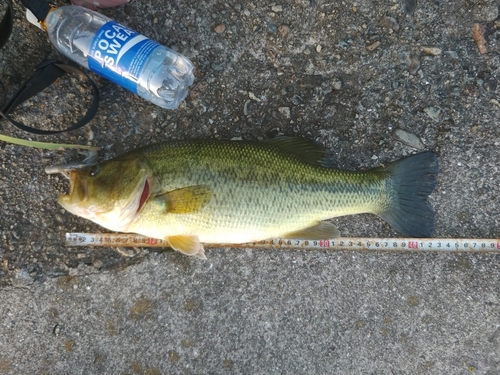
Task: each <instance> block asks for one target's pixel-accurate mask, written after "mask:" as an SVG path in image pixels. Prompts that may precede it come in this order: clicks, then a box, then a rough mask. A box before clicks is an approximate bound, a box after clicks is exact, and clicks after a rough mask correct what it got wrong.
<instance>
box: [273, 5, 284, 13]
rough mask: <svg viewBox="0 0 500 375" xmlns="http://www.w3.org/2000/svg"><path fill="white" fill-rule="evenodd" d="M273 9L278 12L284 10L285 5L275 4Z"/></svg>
mask: <svg viewBox="0 0 500 375" xmlns="http://www.w3.org/2000/svg"><path fill="white" fill-rule="evenodd" d="M271 10H272V11H273V12H276V13H278V12H283V7H282V6H281V5H273V6H272V7H271Z"/></svg>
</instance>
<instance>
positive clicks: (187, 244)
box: [167, 236, 207, 259]
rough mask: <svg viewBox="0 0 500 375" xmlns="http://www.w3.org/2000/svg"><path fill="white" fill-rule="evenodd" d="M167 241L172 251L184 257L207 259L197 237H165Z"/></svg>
mask: <svg viewBox="0 0 500 375" xmlns="http://www.w3.org/2000/svg"><path fill="white" fill-rule="evenodd" d="M167 241H168V243H169V245H170V247H172V249H174V250H177V251H179V252H181V253H183V254H185V255H189V256H195V257H197V258H200V259H207V257H206V256H205V249H204V248H203V245H202V244H201V243H200V240H199V239H198V237H197V236H172V237H167Z"/></svg>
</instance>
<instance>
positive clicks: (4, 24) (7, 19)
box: [0, 0, 14, 48]
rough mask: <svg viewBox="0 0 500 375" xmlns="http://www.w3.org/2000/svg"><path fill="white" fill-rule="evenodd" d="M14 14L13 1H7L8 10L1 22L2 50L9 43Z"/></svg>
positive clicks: (0, 43)
mask: <svg viewBox="0 0 500 375" xmlns="http://www.w3.org/2000/svg"><path fill="white" fill-rule="evenodd" d="M13 13H14V11H13V9H12V0H7V10H6V11H5V14H4V15H3V18H2V21H0V48H2V47H3V46H4V45H5V43H7V41H8V40H9V37H10V33H12V24H13V20H12V19H13Z"/></svg>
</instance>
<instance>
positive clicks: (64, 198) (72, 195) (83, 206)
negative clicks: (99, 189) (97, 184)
mask: <svg viewBox="0 0 500 375" xmlns="http://www.w3.org/2000/svg"><path fill="white" fill-rule="evenodd" d="M74 166H76V164H75V165H64V166H54V167H52V169H51V171H53V172H52V173H61V174H63V175H64V176H66V177H67V178H69V180H70V192H69V194H67V195H65V194H63V195H60V196H59V198H58V200H57V201H58V203H59V204H60V205H61V206H63V207H64V208H65V209H66V210H68V211H69V212H71V213H73V214H75V215H78V216H81V217H84V218H86V219H89V220H92V221H94V222H96V223H98V224H100V225H103V226H105V227H107V228H110V229H113V230H116V231H125V230H127V228H128V227H129V226H130V224H131V223H132V222H133V221H134V220H135V219H136V217H137V215H139V213H140V212H141V210H142V209H143V207H144V205H145V204H146V202H147V200H148V198H149V195H150V191H151V182H150V180H149V178H147V175H146V174H143V175H142V176H140V177H139V182H138V183H137V185H136V186H135V188H134V189H133V191H132V193H131V194H130V195H129V199H121V200H116V201H109V202H106V204H103V205H99V204H98V203H96V202H93V197H92V194H93V193H95V192H92V191H91V188H90V185H89V182H88V181H87V179H85V178H81V177H80V171H79V169H78V168H72V167H74ZM78 166H80V167H82V166H81V165H78ZM91 166H92V165H88V164H87V165H85V166H84V168H88V167H91Z"/></svg>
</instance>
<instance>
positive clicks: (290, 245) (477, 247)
mask: <svg viewBox="0 0 500 375" xmlns="http://www.w3.org/2000/svg"><path fill="white" fill-rule="evenodd" d="M66 245H67V246H109V247H113V246H122V247H169V243H168V241H166V240H161V239H156V238H148V237H143V236H140V235H136V234H129V233H66ZM204 246H205V247H206V248H221V247H239V248H257V249H324V250H371V251H377V250H380V251H442V252H453V251H460V252H498V253H500V239H463V238H448V239H447V238H363V237H360V238H336V239H325V240H297V239H283V238H275V239H269V240H264V241H258V242H250V243H243V244H204Z"/></svg>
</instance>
